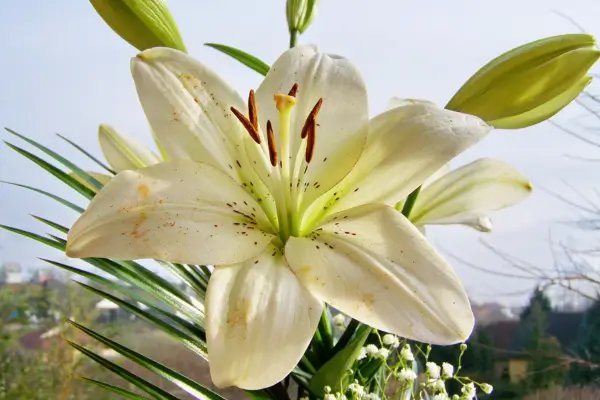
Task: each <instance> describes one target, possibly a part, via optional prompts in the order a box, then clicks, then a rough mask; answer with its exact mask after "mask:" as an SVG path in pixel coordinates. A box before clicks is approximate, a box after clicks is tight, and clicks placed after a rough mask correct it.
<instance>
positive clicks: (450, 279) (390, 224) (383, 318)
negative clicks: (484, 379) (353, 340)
mask: <svg viewBox="0 0 600 400" xmlns="http://www.w3.org/2000/svg"><path fill="white" fill-rule="evenodd" d="M285 255H286V258H287V259H288V262H289V263H290V266H291V267H292V269H293V270H294V273H295V274H296V276H297V277H298V279H299V280H300V282H301V283H302V284H303V285H304V286H305V287H306V288H307V289H308V290H309V291H310V292H311V293H313V295H315V296H316V297H317V298H319V299H320V300H323V301H325V302H327V303H329V304H331V305H332V306H333V307H335V308H337V309H339V310H340V311H342V312H344V313H345V314H348V315H349V316H351V317H353V318H355V319H357V320H359V321H362V322H364V323H366V324H368V325H370V326H372V327H374V328H377V329H381V330H383V331H386V332H391V333H394V334H397V335H400V336H402V337H406V338H410V339H415V340H419V341H422V342H427V343H434V344H451V343H457V342H460V341H463V340H465V339H466V338H467V337H468V336H469V335H470V333H471V330H472V329H473V323H474V321H473V314H472V312H471V308H470V305H469V300H468V298H467V295H466V293H465V290H464V288H463V286H462V284H461V282H460V280H459V278H458V276H457V275H456V273H455V272H454V271H453V270H452V268H451V267H450V266H449V265H448V264H447V263H446V262H445V261H444V260H443V258H442V257H441V256H440V255H439V254H438V253H437V252H436V251H435V250H434V249H433V247H431V245H430V244H429V243H428V242H427V239H425V237H424V236H423V235H421V233H420V232H419V231H418V230H417V228H415V227H414V225H413V224H411V223H410V222H409V221H408V220H407V219H406V218H405V217H404V216H403V215H402V214H400V213H399V212H398V211H397V210H395V209H394V208H393V207H389V206H385V205H381V204H369V205H364V206H361V207H357V208H353V209H350V210H346V211H344V212H342V213H339V214H336V215H334V216H331V217H330V219H329V220H328V222H326V223H325V224H324V225H322V226H321V230H317V231H316V232H315V234H314V235H313V236H311V237H306V238H295V237H292V238H290V240H289V241H288V243H287V245H286V248H285Z"/></svg>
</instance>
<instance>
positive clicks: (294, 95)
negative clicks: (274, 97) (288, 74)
mask: <svg viewBox="0 0 600 400" xmlns="http://www.w3.org/2000/svg"><path fill="white" fill-rule="evenodd" d="M297 93H298V84H297V83H294V86H292V88H291V89H290V91H289V93H288V96H292V97H296V94H297Z"/></svg>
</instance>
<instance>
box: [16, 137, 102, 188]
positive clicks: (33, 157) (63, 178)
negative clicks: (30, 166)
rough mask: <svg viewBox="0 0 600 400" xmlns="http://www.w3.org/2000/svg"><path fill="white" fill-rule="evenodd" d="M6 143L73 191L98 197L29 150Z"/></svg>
mask: <svg viewBox="0 0 600 400" xmlns="http://www.w3.org/2000/svg"><path fill="white" fill-rule="evenodd" d="M4 143H6V145H7V146H8V147H10V148H11V149H13V150H14V151H16V152H17V153H19V154H21V155H22V156H24V157H26V158H28V159H30V160H31V161H33V162H34V163H36V164H37V165H39V166H40V167H42V168H43V169H45V170H46V171H48V172H49V173H51V174H52V175H54V176H55V177H57V178H58V179H60V180H61V181H63V182H64V183H66V184H67V185H69V186H71V187H72V188H73V189H75V190H76V191H77V192H78V193H79V194H81V195H83V196H84V197H86V198H88V199H91V198H92V197H94V196H95V195H96V194H95V193H94V192H93V191H92V190H90V189H88V188H87V187H85V186H84V185H82V184H81V183H79V182H77V181H76V180H75V179H73V178H71V177H70V176H69V175H68V174H67V173H65V172H63V171H61V170H60V169H58V168H56V167H55V166H54V165H52V164H50V163H49V162H47V161H44V160H42V159H41V158H39V157H38V156H36V155H34V154H32V153H30V152H28V151H27V150H24V149H22V148H20V147H17V146H15V145H13V144H11V143H8V142H4Z"/></svg>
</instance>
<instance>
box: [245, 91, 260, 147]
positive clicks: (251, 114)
mask: <svg viewBox="0 0 600 400" xmlns="http://www.w3.org/2000/svg"><path fill="white" fill-rule="evenodd" d="M248 119H249V120H250V122H251V123H252V125H253V126H254V128H255V129H256V131H257V132H258V112H257V110H256V99H255V98H254V90H250V94H248ZM259 140H260V137H259ZM258 143H260V141H259V142H258Z"/></svg>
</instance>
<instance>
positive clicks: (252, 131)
mask: <svg viewBox="0 0 600 400" xmlns="http://www.w3.org/2000/svg"><path fill="white" fill-rule="evenodd" d="M230 110H231V112H232V113H233V115H235V116H236V117H237V119H238V120H239V121H240V122H241V123H242V125H243V126H244V128H246V131H248V134H249V135H250V137H251V138H252V140H254V141H255V142H256V143H257V144H260V135H259V134H258V130H257V129H256V128H255V127H254V125H252V122H251V121H250V120H249V119H248V118H246V116H245V115H244V114H242V113H241V112H239V111H238V110H236V109H235V107H231V108H230Z"/></svg>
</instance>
